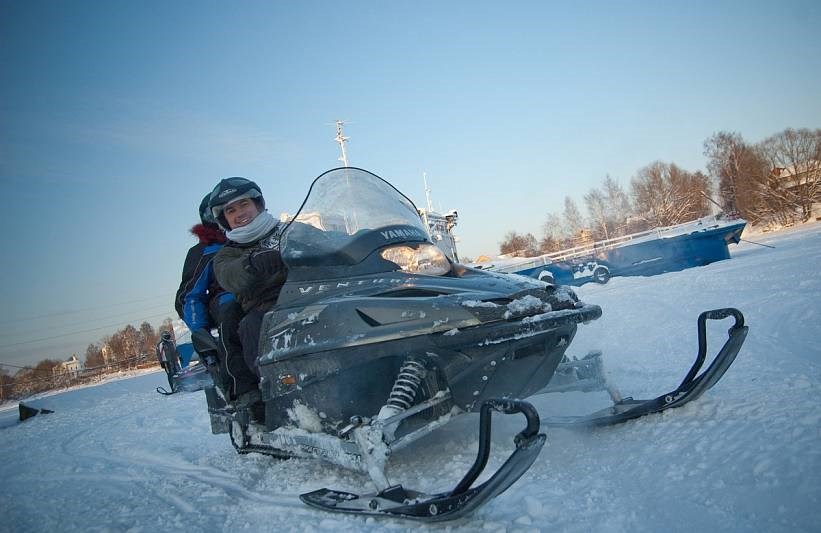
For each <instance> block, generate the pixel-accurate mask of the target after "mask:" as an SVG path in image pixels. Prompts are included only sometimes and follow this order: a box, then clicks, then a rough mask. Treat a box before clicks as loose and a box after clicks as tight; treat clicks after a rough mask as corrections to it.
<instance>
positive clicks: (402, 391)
mask: <svg viewBox="0 0 821 533" xmlns="http://www.w3.org/2000/svg"><path fill="white" fill-rule="evenodd" d="M425 373H426V370H425V365H423V364H422V363H421V362H419V361H418V360H416V359H415V358H413V357H409V358H407V359H406V360H405V362H404V363H403V364H402V367H401V368H400V369H399V374H398V375H397V376H396V381H395V382H394V383H393V389H392V390H391V394H390V396H389V397H388V401H387V404H388V405H390V406H391V407H395V408H397V409H399V410H401V411H404V410H405V409H408V408H410V407H411V406H412V405H413V401H414V399H415V398H416V394H417V392H418V391H419V386H420V385H421V384H422V380H423V379H424V378H425Z"/></svg>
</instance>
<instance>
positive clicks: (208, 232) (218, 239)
mask: <svg viewBox="0 0 821 533" xmlns="http://www.w3.org/2000/svg"><path fill="white" fill-rule="evenodd" d="M191 233H193V234H194V235H196V236H197V238H198V239H199V240H200V242H201V243H202V244H214V243H219V244H225V241H226V240H227V239H226V238H225V233H223V232H222V230H221V229H219V228H218V227H216V226H212V225H210V224H209V225H206V224H197V225H195V226H194V227H193V228H191Z"/></svg>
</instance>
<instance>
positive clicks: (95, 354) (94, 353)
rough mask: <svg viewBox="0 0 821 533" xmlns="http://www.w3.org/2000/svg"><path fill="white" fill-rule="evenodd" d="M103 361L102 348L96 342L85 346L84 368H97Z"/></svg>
mask: <svg viewBox="0 0 821 533" xmlns="http://www.w3.org/2000/svg"><path fill="white" fill-rule="evenodd" d="M104 364H105V361H104V360H103V350H102V348H100V347H99V346H98V345H96V344H89V345H88V348H86V360H85V367H86V368H97V367H100V366H103V365H104Z"/></svg>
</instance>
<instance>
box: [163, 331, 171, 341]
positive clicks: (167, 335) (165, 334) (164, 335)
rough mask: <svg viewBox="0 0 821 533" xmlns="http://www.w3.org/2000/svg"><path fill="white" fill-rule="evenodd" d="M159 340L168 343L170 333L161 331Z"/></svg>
mask: <svg viewBox="0 0 821 533" xmlns="http://www.w3.org/2000/svg"><path fill="white" fill-rule="evenodd" d="M160 338H161V339H162V340H164V341H170V340H171V332H170V331H168V330H165V331H163V332H162V333H160Z"/></svg>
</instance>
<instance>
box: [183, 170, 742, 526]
mask: <svg viewBox="0 0 821 533" xmlns="http://www.w3.org/2000/svg"><path fill="white" fill-rule="evenodd" d="M281 250H282V257H283V260H284V262H285V263H286V264H287V266H288V269H289V270H288V279H287V282H286V284H285V285H284V287H283V289H282V292H281V294H280V297H279V301H278V302H277V305H276V306H275V307H274V308H273V309H271V311H269V312H268V313H267V314H266V316H265V319H264V321H263V326H262V334H261V338H260V354H261V356H260V358H259V360H258V364H259V370H260V374H261V381H260V392H261V398H262V400H261V402H259V403H257V404H255V405H252V406H249V407H245V408H237V407H236V406H232V405H226V404H225V402H224V401H222V399H221V396H220V395H219V393H218V391H217V390H216V389H214V388H213V387H210V388H206V397H207V400H208V407H209V412H210V416H211V425H212V431H213V433H229V435H230V437H231V441H232V442H233V444H234V446H235V447H236V448H237V450H238V451H239V452H241V453H245V452H260V453H265V454H269V455H273V456H276V457H283V458H284V457H310V458H318V459H322V460H325V461H329V462H331V463H334V464H336V465H340V466H343V467H346V468H350V469H355V470H359V471H361V472H364V473H366V474H368V475H369V476H370V478H371V480H372V481H373V483H374V485H375V486H376V492H375V493H374V494H370V495H357V494H351V493H347V492H340V491H334V490H328V489H322V490H318V491H314V492H311V493H307V494H303V495H302V496H301V499H302V500H303V501H304V502H305V503H307V504H308V505H311V506H315V507H318V508H322V509H326V510H332V511H341V512H350V513H363V514H375V515H388V516H399V517H404V518H411V519H419V520H427V521H439V520H450V519H453V518H457V517H459V516H463V515H465V514H466V513H469V512H471V511H473V510H475V509H476V508H478V507H479V506H481V505H482V504H483V503H485V502H487V501H488V500H490V499H491V498H493V497H494V496H496V495H498V494H500V493H501V492H503V491H504V490H506V489H507V488H508V487H509V486H510V485H511V484H512V483H514V482H515V481H516V480H517V479H518V478H519V477H520V476H521V475H522V474H523V473H524V472H525V471H526V470H527V469H528V468H529V467H530V466H531V465H532V464H533V462H534V461H535V459H536V457H537V456H538V454H539V452H540V450H541V448H542V446H543V445H544V443H545V435H544V434H543V433H540V432H539V429H540V421H539V415H538V413H537V411H536V410H535V408H534V407H533V406H532V405H530V404H529V403H527V402H525V401H523V400H522V399H523V398H527V397H528V396H531V395H533V394H536V393H540V392H545V391H550V390H551V389H550V386H549V383H551V378H553V377H554V374H556V376H557V381H556V382H554V383H553V385H552V386H553V387H554V390H568V389H569V388H572V387H573V384H574V383H576V384H580V385H581V387H582V388H584V387H585V386H589V385H590V383H591V382H597V380H598V379H600V377H601V376H600V366H601V364H600V360H599V358H598V357H596V356H594V357H590V358H587V359H583V360H580V361H572V360H568V359H567V358H566V357H565V350H566V349H567V347H568V346H569V344H570V343H571V341H572V340H573V337H574V335H575V334H576V328H577V325H578V324H579V323H585V322H588V321H591V320H595V319H597V318H599V317H600V316H601V309H600V308H599V307H598V306H596V305H588V304H584V303H582V302H580V301H578V298H577V297H576V295H575V293H574V292H573V291H572V290H570V289H568V288H566V287H562V286H555V285H551V284H547V283H544V282H541V281H538V280H535V279H532V278H526V277H521V276H515V275H509V274H498V273H493V272H486V271H480V270H474V269H471V268H467V267H465V266H462V265H459V264H455V263H453V262H451V261H450V260H448V258H447V257H446V256H445V254H444V253H443V252H442V251H441V250H440V249H439V248H437V247H436V246H435V245H434V244H433V243H432V242H431V239H430V237H429V236H428V232H427V229H426V228H425V226H424V225H423V223H422V220H421V219H420V216H419V214H418V211H417V209H416V207H415V206H414V205H413V203H412V202H411V201H410V200H409V199H408V198H407V197H405V196H404V195H403V194H402V193H400V192H399V191H397V190H396V189H395V188H394V187H393V186H391V185H390V184H389V183H387V182H386V181H384V180H382V179H381V178H379V177H377V176H375V175H374V174H372V173H370V172H367V171H365V170H361V169H357V168H350V167H346V168H338V169H334V170H331V171H328V172H326V173H324V174H322V175H321V176H319V177H318V178H317V179H316V180H315V181H314V182H313V184H312V185H311V188H310V191H309V193H308V196H307V198H306V199H305V201H304V202H303V204H302V206H301V208H300V210H299V211H298V213H297V215H296V216H295V217H294V219H293V220H292V221H291V222H290V224H289V225H288V226H287V228H286V229H285V230H284V232H283V236H282V241H281ZM730 316H732V317H733V318H734V319H735V323H734V325H733V327H732V328H731V329H730V338H729V339H728V340H727V342H726V343H725V346H724V347H723V348H722V350H721V351H720V353H719V354H718V356H716V358H715V360H714V362H713V363H712V364H711V365H710V366H709V368H708V369H707V370H706V371H704V372H702V373H701V374H698V371H699V370H700V368H701V365H702V364H703V362H704V358H705V357H704V356H705V354H706V338H705V333H704V324H705V322H706V320H707V319H721V318H725V317H730ZM746 329H747V328H746V327H745V326H744V323H743V317H742V316H741V314H740V313H739V312H738V311H736V310H732V309H730V310H717V311H711V312H708V313H704V314H702V316H701V317H700V318H699V341H700V350H699V355H698V357H697V360H696V363H695V364H694V365H693V368H692V369H691V371H690V373H689V374H688V375H687V377H686V379H685V380H684V382H682V384H681V385H680V386H679V387H678V388H677V389H676V390H674V391H672V392H670V393H669V394H666V395H663V396H662V397H660V398H657V399H654V400H649V401H637V400H633V399H632V398H627V399H620V398H617V399H616V403H615V404H614V406H613V407H612V408H610V409H608V410H607V412H602V413H595V414H594V415H591V417H577V418H574V419H559V420H554V421H552V422H554V423H556V424H561V425H568V424H575V425H583V424H608V423H615V422H619V421H622V420H626V419H629V418H635V417H637V416H641V415H643V414H647V413H650V412H656V411H660V410H663V409H666V408H668V407H677V406H679V405H682V404H683V403H685V402H687V401H689V400H691V399H694V398H696V397H698V396H699V395H700V394H701V393H702V392H703V391H704V390H706V389H707V388H709V387H711V386H712V385H713V384H714V383H715V382H716V381H717V380H718V379H719V378H720V377H721V375H722V374H723V373H724V371H725V370H726V368H727V367H728V366H729V365H730V364H731V363H732V361H733V359H734V358H735V356H736V354H737V353H738V350H739V348H740V346H741V344H742V342H743V340H744V337H745V335H746ZM193 341H194V345H195V347H196V348H197V351H198V352H199V353H200V354H203V353H207V352H208V350H217V349H218V348H217V344H216V343H215V342H214V340H213V339H212V338H211V337H210V336H208V335H207V334H203V332H195V334H194V339H193ZM493 411H496V412H499V413H505V414H517V413H518V414H521V415H523V416H524V425H525V427H524V429H523V430H522V431H521V432H520V433H518V434H517V435H516V436H515V438H514V443H515V451H514V452H513V453H512V455H511V456H510V457H509V458H508V459H507V461H506V462H505V463H504V464H503V465H502V466H501V467H500V468H499V469H498V470H497V471H496V472H495V473H494V474H493V475H492V476H490V478H489V479H487V481H485V482H484V483H482V484H479V485H477V486H473V485H474V482H475V481H476V480H477V479H478V477H479V476H480V474H481V473H482V471H483V469H484V467H485V465H486V463H487V460H488V457H489V453H490V449H489V447H490V441H491V440H490V435H491V413H492V412H493ZM471 412H479V413H480V421H479V425H480V429H479V434H480V435H479V452H478V455H477V458H476V461H475V463H474V464H473V467H472V468H471V469H470V470H469V472H467V473H466V475H465V476H464V478H463V479H462V480H461V481H460V482H459V483H457V484H456V486H455V487H454V489H453V490H451V491H448V492H445V493H441V494H422V493H419V492H416V491H413V490H410V489H406V488H403V487H402V486H401V485H398V484H392V483H391V482H389V481H388V479H387V477H386V475H385V466H386V462H387V461H388V460H389V458H390V455H391V453H392V452H393V451H395V450H397V449H400V448H402V447H405V446H407V445H409V444H411V443H412V442H414V441H416V440H417V439H419V438H422V437H424V436H425V435H426V434H428V433H430V432H431V431H433V430H434V429H436V428H438V427H441V426H443V425H445V424H447V423H448V422H449V421H450V420H452V419H453V418H454V417H455V416H457V415H460V414H464V413H471Z"/></svg>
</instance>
